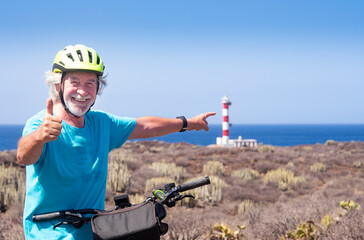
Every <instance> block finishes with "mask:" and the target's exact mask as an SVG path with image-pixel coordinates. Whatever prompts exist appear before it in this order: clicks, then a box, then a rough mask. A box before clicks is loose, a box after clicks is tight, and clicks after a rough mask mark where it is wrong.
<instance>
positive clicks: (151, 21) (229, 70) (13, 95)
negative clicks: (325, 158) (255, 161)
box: [0, 0, 364, 124]
mask: <svg viewBox="0 0 364 240" xmlns="http://www.w3.org/2000/svg"><path fill="white" fill-rule="evenodd" d="M363 12H364V2H363V1H360V0H356V1H354V0H347V1H338V0H330V1H329V0H326V1H323V0H321V1H320V0H315V1H313V0H312V1H307V0H306V1H303V0H290V1H288V0H274V1H273V0H255V1H243V0H241V1H235V0H226V1H216V0H204V1H198V0H195V1H191V0H185V1H157V0H156V1H107V0H106V1H67V0H66V1H16V0H14V1H7V0H0V29H1V37H0V49H1V53H2V55H1V57H0V69H1V73H2V79H1V85H2V94H1V95H0V110H1V112H2V114H1V117H0V124H9V123H14V124H23V123H24V122H25V121H26V120H27V119H28V118H29V117H31V116H32V115H34V114H35V113H37V112H38V111H39V110H41V109H43V108H45V105H46V99H47V92H48V90H47V87H46V85H45V81H44V80H45V78H44V72H45V71H47V70H50V68H51V66H52V62H53V59H54V57H55V55H56V53H57V52H58V51H59V50H60V49H62V48H63V47H65V46H67V45H69V44H72V45H73V44H77V43H82V44H85V45H87V46H89V47H92V48H94V49H95V50H96V51H97V52H98V53H99V54H100V55H101V57H102V58H103V60H104V62H105V65H106V69H105V70H106V73H107V74H108V87H107V88H106V89H105V90H104V92H103V94H102V95H101V96H100V97H99V98H98V99H97V103H96V104H95V106H94V109H102V110H105V111H108V112H111V113H114V114H116V115H120V116H128V117H139V116H145V115H156V116H163V117H175V116H178V115H185V116H186V117H192V116H194V115H197V114H199V113H202V112H207V111H216V112H217V116H215V117H213V118H211V119H210V122H211V123H220V122H221V120H222V117H221V108H222V107H221V102H220V99H221V98H222V97H223V96H224V95H225V94H227V95H228V96H229V98H230V100H231V102H232V106H231V108H230V120H231V122H232V123H252V124H264V123H364V111H363V110H362V109H363V107H362V106H363V102H364V101H363V100H364V97H363V89H364V81H363V78H364V27H363V26H364V14H363Z"/></svg>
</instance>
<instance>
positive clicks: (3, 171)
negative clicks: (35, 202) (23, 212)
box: [0, 163, 25, 210]
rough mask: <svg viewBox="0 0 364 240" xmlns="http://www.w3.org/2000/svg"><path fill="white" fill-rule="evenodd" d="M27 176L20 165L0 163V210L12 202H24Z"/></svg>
mask: <svg viewBox="0 0 364 240" xmlns="http://www.w3.org/2000/svg"><path fill="white" fill-rule="evenodd" d="M24 179H25V176H24V172H22V171H20V170H19V168H18V167H14V166H13V165H12V164H11V165H10V166H5V164H4V163H2V164H1V165H0V210H3V209H6V208H8V207H9V206H10V204H14V203H15V202H19V203H21V204H23V202H24V196H25V181H24Z"/></svg>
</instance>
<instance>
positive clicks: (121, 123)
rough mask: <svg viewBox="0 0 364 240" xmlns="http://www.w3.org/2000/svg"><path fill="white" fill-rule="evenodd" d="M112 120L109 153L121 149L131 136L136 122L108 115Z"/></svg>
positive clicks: (131, 119) (133, 119)
mask: <svg viewBox="0 0 364 240" xmlns="http://www.w3.org/2000/svg"><path fill="white" fill-rule="evenodd" d="M107 115H108V117H109V120H110V149H109V151H111V150H113V149H115V148H119V147H121V146H122V145H123V144H124V143H125V142H126V140H128V138H129V136H130V134H131V133H132V132H133V130H134V128H135V125H136V120H135V118H127V117H118V116H115V115H112V114H109V113H108V114H107Z"/></svg>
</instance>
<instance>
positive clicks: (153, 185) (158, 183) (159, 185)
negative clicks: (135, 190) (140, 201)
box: [145, 177, 174, 192]
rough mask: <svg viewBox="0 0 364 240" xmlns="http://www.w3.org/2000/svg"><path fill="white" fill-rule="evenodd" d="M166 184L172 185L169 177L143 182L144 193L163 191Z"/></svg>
mask: <svg viewBox="0 0 364 240" xmlns="http://www.w3.org/2000/svg"><path fill="white" fill-rule="evenodd" d="M167 183H174V180H173V179H172V178H169V177H158V178H151V179H148V180H147V181H146V182H145V192H151V191H152V190H153V189H163V188H164V185H166V184H167Z"/></svg>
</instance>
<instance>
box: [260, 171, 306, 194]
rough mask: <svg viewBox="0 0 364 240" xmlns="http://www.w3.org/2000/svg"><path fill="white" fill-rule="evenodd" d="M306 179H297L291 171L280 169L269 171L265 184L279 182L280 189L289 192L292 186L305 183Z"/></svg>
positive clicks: (265, 177)
mask: <svg viewBox="0 0 364 240" xmlns="http://www.w3.org/2000/svg"><path fill="white" fill-rule="evenodd" d="M304 181H305V178H304V177H297V176H295V175H294V173H293V172H292V171H290V170H287V169H284V168H278V169H275V170H271V171H268V172H267V174H266V175H265V176H264V182H266V183H267V182H277V183H278V187H279V189H281V190H282V191H286V190H289V188H290V185H292V184H297V183H300V182H304Z"/></svg>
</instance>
